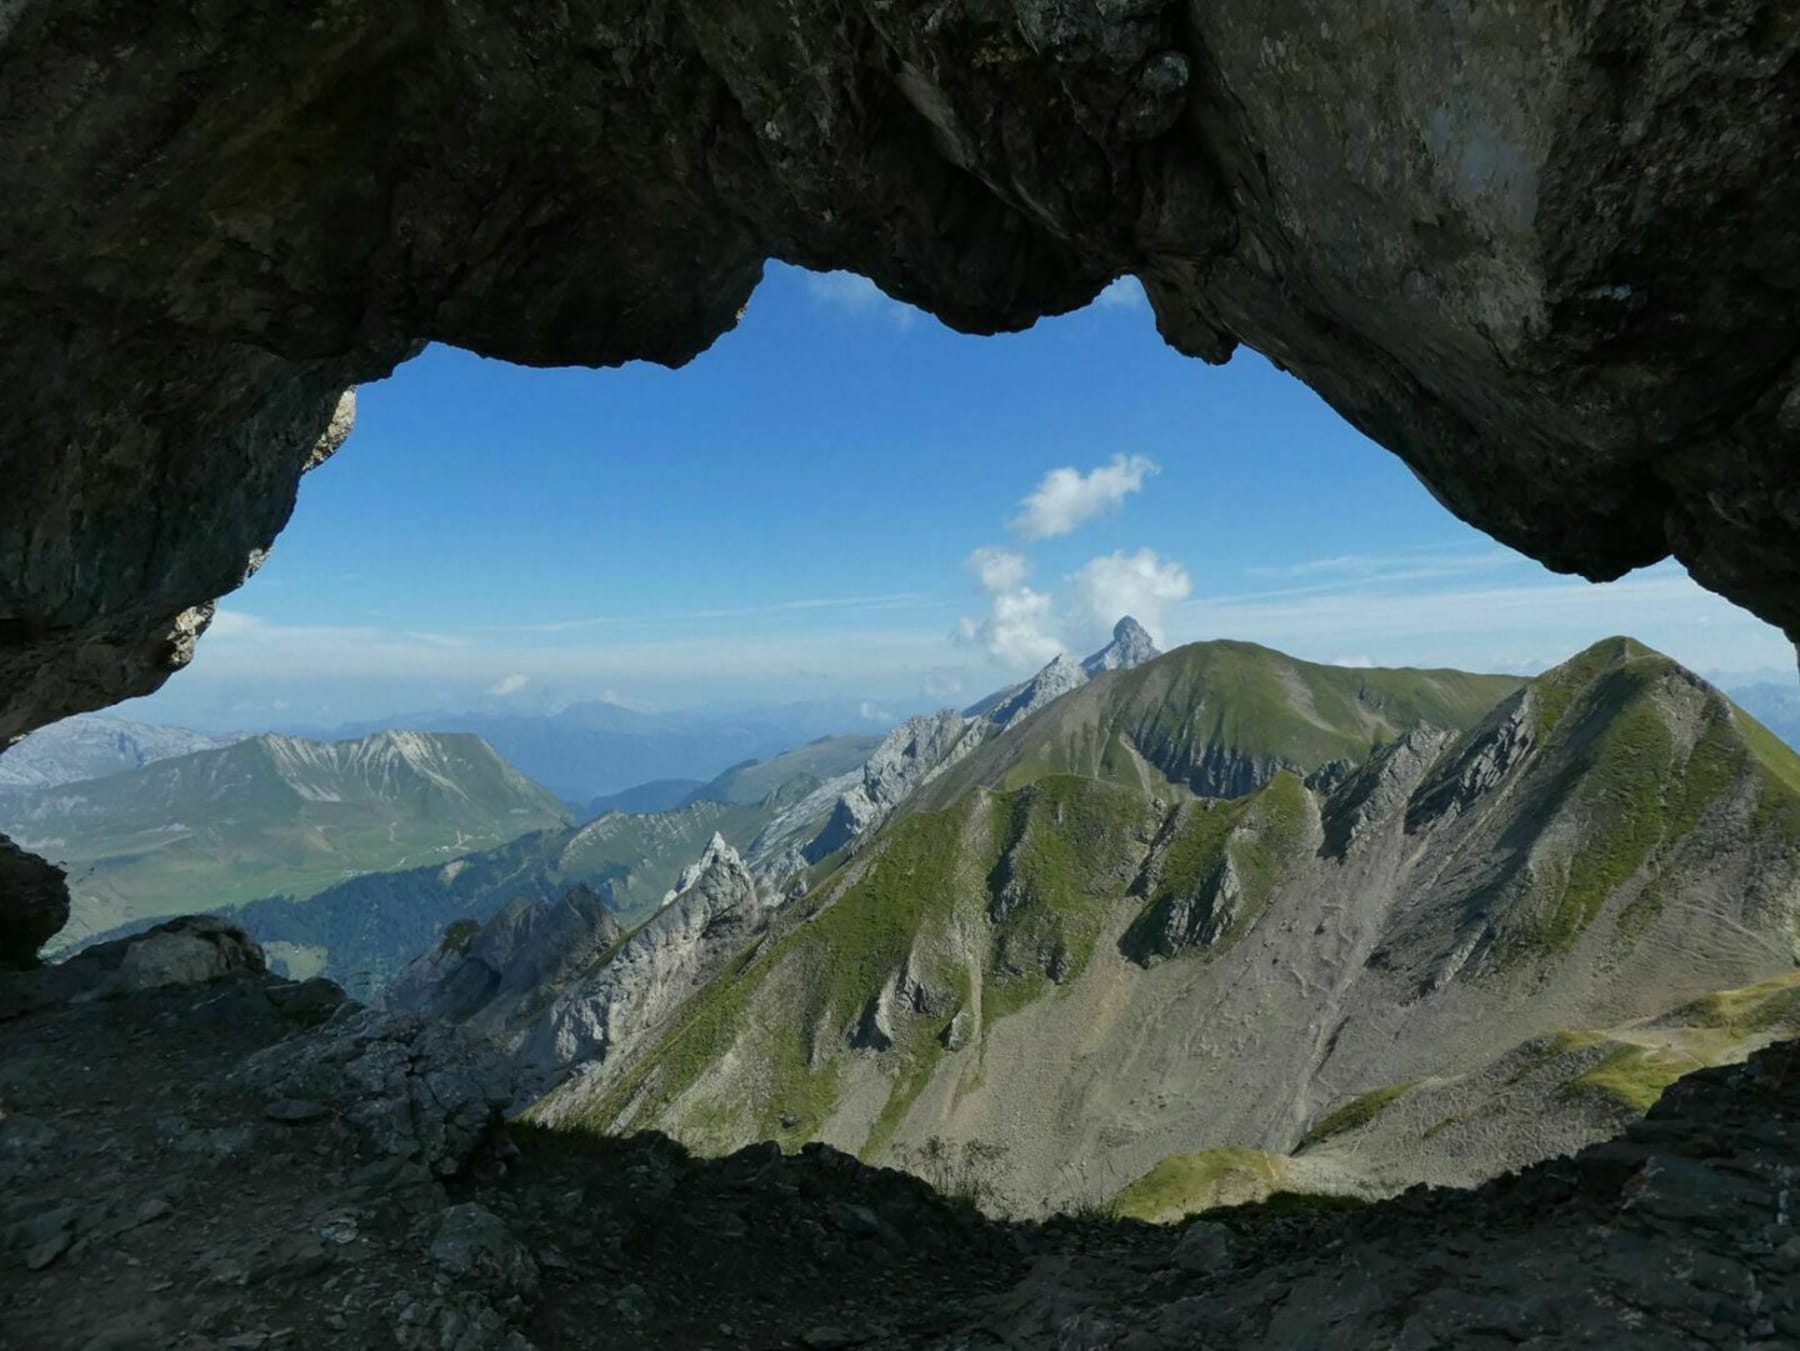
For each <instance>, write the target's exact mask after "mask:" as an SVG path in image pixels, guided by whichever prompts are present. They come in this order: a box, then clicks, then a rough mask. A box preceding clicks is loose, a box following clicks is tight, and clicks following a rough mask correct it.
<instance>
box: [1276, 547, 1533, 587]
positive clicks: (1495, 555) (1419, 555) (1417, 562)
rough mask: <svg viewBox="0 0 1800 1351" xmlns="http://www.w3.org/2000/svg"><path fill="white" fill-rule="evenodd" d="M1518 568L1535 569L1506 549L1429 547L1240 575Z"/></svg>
mask: <svg viewBox="0 0 1800 1351" xmlns="http://www.w3.org/2000/svg"><path fill="white" fill-rule="evenodd" d="M1520 566H1533V567H1534V566H1536V565H1535V564H1532V563H1531V562H1530V561H1529V560H1528V559H1525V558H1523V557H1521V556H1520V555H1518V554H1516V553H1513V552H1512V551H1511V550H1509V549H1501V548H1492V549H1474V550H1470V549H1443V548H1440V547H1437V546H1431V547H1426V548H1418V549H1396V550H1394V551H1393V552H1391V553H1367V554H1339V555H1337V556H1336V557H1333V558H1313V559H1308V560H1306V561H1305V562H1301V563H1288V564H1283V565H1281V566H1278V567H1250V568H1245V569H1244V575H1245V576H1247V577H1267V578H1294V579H1299V578H1305V577H1321V578H1339V579H1345V580H1348V581H1363V580H1367V579H1369V578H1371V577H1387V576H1394V577H1401V578H1406V579H1409V580H1412V579H1424V578H1430V577H1462V576H1467V575H1469V574H1470V573H1478V572H1493V571H1495V570H1497V569H1501V568H1509V567H1520Z"/></svg>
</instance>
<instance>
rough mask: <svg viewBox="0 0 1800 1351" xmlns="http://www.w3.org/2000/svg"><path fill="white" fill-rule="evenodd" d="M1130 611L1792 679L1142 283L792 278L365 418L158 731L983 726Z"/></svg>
mask: <svg viewBox="0 0 1800 1351" xmlns="http://www.w3.org/2000/svg"><path fill="white" fill-rule="evenodd" d="M1125 608H1129V609H1132V610H1134V611H1136V612H1138V614H1139V617H1140V618H1141V619H1143V620H1144V621H1145V622H1146V623H1148V624H1149V625H1150V626H1151V628H1152V629H1153V631H1155V632H1156V633H1157V635H1158V637H1159V638H1160V639H1162V640H1163V641H1164V643H1165V644H1173V643H1176V642H1185V641H1192V640H1195V639H1201V638H1209V637H1239V638H1248V639H1253V640H1255V641H1258V642H1264V643H1268V644H1270V645H1272V646H1276V647H1280V648H1282V649H1284V650H1287V651H1290V652H1293V653H1295V654H1296V655H1298V656H1302V657H1307V658H1311V659H1314V660H1323V661H1339V662H1348V663H1355V664H1370V663H1374V664H1384V665H1455V666H1463V667H1469V668H1479V669H1510V670H1536V669H1541V668H1542V667H1543V666H1545V665H1548V664H1552V663H1554V662H1556V661H1558V660H1560V659H1561V658H1563V657H1564V656H1567V655H1568V654H1569V653H1571V652H1573V651H1575V650H1577V649H1578V648H1580V647H1581V646H1583V645H1585V644H1586V643H1587V642H1589V641H1591V640H1593V639H1595V638H1598V637H1602V636H1604V635H1606V634H1608V633H1612V632H1619V631H1625V632H1631V633H1633V634H1635V635H1637V636H1639V637H1641V638H1643V639H1644V640H1645V641H1647V642H1650V643H1652V644H1653V645H1655V646H1658V647H1660V648H1662V649H1664V650H1665V651H1668V652H1670V653H1671V654H1672V655H1674V656H1676V657H1678V658H1680V659H1681V660H1683V661H1685V662H1687V663H1688V664H1690V665H1693V666H1695V667H1697V668H1700V669H1703V670H1708V671H1731V672H1740V671H1750V670H1755V669H1759V668H1767V669H1771V670H1778V671H1786V670H1791V668H1792V652H1791V649H1790V648H1789V647H1788V646H1787V645H1786V644H1785V643H1784V642H1783V641H1782V639H1781V636H1780V635H1779V634H1778V633H1777V632H1776V631H1774V630H1773V629H1770V628H1769V627H1767V626H1766V625H1763V624H1761V623H1759V622H1757V621H1756V620H1754V619H1752V618H1751V617H1750V616H1748V615H1746V614H1744V613H1743V612H1742V611H1739V610H1737V609H1735V608H1733V607H1731V606H1730V605H1728V604H1726V603H1725V602H1723V601H1721V600H1718V599H1717V598H1715V597H1712V596H1709V595H1708V594H1706V593H1705V592H1703V591H1701V590H1700V589H1699V588H1698V587H1696V586H1695V585H1693V583H1691V582H1690V581H1689V580H1688V579H1687V578H1686V576H1685V575H1684V574H1683V573H1682V572H1681V570H1680V569H1678V568H1675V567H1673V566H1670V565H1664V566H1662V567H1659V568H1655V569H1651V570H1648V571H1646V572H1642V573H1639V574H1636V575H1634V576H1633V577H1631V578H1627V579H1625V580H1624V581H1622V582H1619V583H1615V584H1613V585H1611V586H1607V587H1593V586H1589V585H1587V584H1586V583H1582V582H1580V581H1577V580H1573V579H1566V578H1557V577H1554V576H1552V575H1551V574H1549V573H1547V572H1545V571H1544V570H1543V569H1542V568H1541V567H1539V566H1538V565H1536V564H1535V563H1532V562H1530V561H1529V560H1526V559H1523V558H1521V557H1519V556H1518V555H1516V554H1513V553H1512V552H1511V551H1509V550H1506V549H1504V548H1502V547H1501V546H1500V545H1497V544H1495V543H1494V542H1493V541H1491V540H1489V539H1488V538H1487V537H1486V536H1484V535H1481V534H1479V533H1478V532H1476V531H1474V530H1472V529H1470V528H1468V527H1467V526H1464V525H1462V524H1461V523H1460V522H1458V521H1457V520H1455V519H1454V518H1453V517H1451V516H1450V515H1449V514H1447V513H1446V512H1445V511H1444V510H1443V508H1441V507H1440V506H1438V505H1437V503H1436V502H1435V501H1433V500H1432V498H1431V497H1430V495H1429V494H1428V493H1427V492H1426V491H1425V490H1424V489H1423V488H1422V487H1421V486H1420V485H1419V484H1418V482H1417V481H1416V480H1415V479H1414V478H1413V477H1412V476H1411V474H1410V473H1409V472H1408V471H1407V470H1406V469H1405V468H1404V467H1403V466H1402V465H1401V464H1400V463H1399V461H1398V460H1396V459H1394V458H1393V457H1392V456H1390V455H1388V454H1387V453H1385V452H1384V451H1381V450H1379V449H1378V448H1376V447H1374V446H1373V445H1371V444H1370V443H1369V442H1367V441H1366V440H1364V439H1363V438H1362V437H1361V436H1359V435H1358V434H1357V433H1356V432H1355V431H1353V430H1352V429H1351V428H1349V427H1348V426H1346V425H1345V424H1344V423H1343V422H1342V421H1341V420H1340V419H1339V418H1338V417H1337V416H1336V415H1335V414H1334V413H1333V412H1331V410H1330V409H1328V408H1327V407H1326V406H1325V405H1324V404H1323V403H1321V402H1320V401H1319V400H1318V399H1317V398H1316V397H1314V396H1313V395H1312V394H1311V393H1310V392H1309V391H1308V390H1307V389H1306V388H1305V387H1304V386H1302V385H1300V384H1299V383H1298V382H1297V381H1295V380H1293V379H1291V378H1290V377H1288V376H1286V375H1284V374H1282V373H1280V372H1278V371H1276V370H1275V369H1274V368H1273V367H1272V366H1270V365H1269V364H1268V363H1267V362H1266V361H1264V360H1263V359H1262V358H1260V357H1258V356H1256V355H1255V354H1253V353H1248V352H1245V353H1242V354H1240V355H1239V356H1238V357H1237V359H1236V360H1234V361H1233V362H1232V363H1231V364H1230V365H1228V366H1226V367H1223V368H1213V367H1208V366H1205V365H1203V364H1201V363H1199V362H1196V361H1192V360H1188V359H1185V358H1182V357H1180V356H1177V355H1176V354H1175V353H1173V352H1171V351H1170V350H1169V349H1167V348H1166V347H1165V346H1163V344H1162V342H1161V341H1160V339H1158V338H1157V336H1156V333H1155V328H1154V324H1153V321H1152V318H1151V315H1150V313H1149V310H1148V307H1147V306H1146V305H1145V304H1144V301H1143V298H1142V294H1141V292H1140V291H1138V290H1137V288H1136V285H1135V283H1131V282H1125V283H1121V284H1119V285H1118V286H1117V287H1115V288H1114V289H1113V290H1112V291H1110V292H1109V293H1108V294H1107V295H1105V296H1103V297H1102V299H1101V301H1100V302H1098V303H1096V304H1095V305H1094V306H1093V307H1091V308H1090V309H1088V310H1086V311H1084V312H1082V313H1080V314H1077V315H1072V316H1068V317H1066V318H1063V319H1058V320H1050V321H1046V322H1044V323H1042V324H1039V325H1038V326H1037V327H1036V328H1035V329H1033V330H1032V331H1031V332H1029V333H1025V334H1019V335H1010V336H1003V337H998V338H970V337H964V336H961V335H957V334H954V333H952V332H950V331H949V330H948V329H945V328H944V327H943V326H941V325H940V324H938V323H937V322H936V321H935V320H933V319H931V318H930V317H928V316H926V315H923V314H920V313H918V312H915V311H912V310H910V309H907V308H905V307H903V306H900V305H898V304H897V303H895V302H893V301H891V300H889V299H887V298H886V297H885V296H882V295H881V294H880V293H879V292H878V291H876V290H875V289H874V287H873V286H871V285H870V284H869V283H867V282H865V281H863V280H862V279H860V278H856V277H851V276H848V275H844V274H835V275H832V276H823V277H821V276H815V275H813V274H808V273H804V272H799V271H796V270H793V269H789V268H784V267H780V266H778V265H772V266H771V268H770V270H769V275H768V277H767V279H766V280H765V281H764V283H763V285H762V287H761V289H760V290H758V292H757V293H756V296H755V298H754V299H753V300H752V302H751V304H750V307H749V309H748V310H747V312H746V314H745V316H744V319H743V321H742V323H741V324H740V325H739V326H738V328H737V329H736V330H735V331H733V332H732V333H730V334H727V335H726V336H725V337H724V338H722V339H721V340H720V341H719V342H718V344H717V345H716V346H715V347H714V348H713V349H712V350H711V351H709V352H707V353H705V354H704V355H702V356H701V357H700V358H699V359H698V360H696V361H695V362H693V363H692V364H691V365H689V366H688V367H687V368H685V369H683V370H680V371H668V370H664V369H661V368H658V367H653V366H643V365H638V366H632V367H628V368H625V369H620V370H606V371H588V370H556V371H540V370H527V369H522V368H517V367H509V366H506V365H504V364H502V363H499V362H494V361H486V360H481V359H479V358H476V357H473V356H470V355H468V354H466V353H461V352H456V351H453V350H449V349H433V350H431V351H429V352H427V353H426V354H425V355H423V356H421V357H420V358H419V359H417V360H416V361H414V362H412V363H411V364H409V365H407V366H406V367H404V368H403V369H401V370H400V371H399V372H398V373H397V374H396V375H395V376H394V377H393V378H392V379H390V380H388V381H384V382H382V383H380V384H375V385H370V386H365V387H364V388H363V390H362V391H361V393H360V396H359V415H358V424H357V430H356V432H355V434H354V435H353V436H352V438H351V439H350V441H349V442H348V443H347V445H346V446H345V447H344V449H343V450H342V451H340V452H339V454H338V455H337V457H336V458H335V459H333V460H332V461H331V462H329V463H327V464H326V465H324V466H322V467H321V468H319V469H318V470H316V471H314V472H313V473H312V474H311V475H309V476H308V478H307V479H306V481H305V483H304V485H303V487H302V489H301V494H300V505H299V509H298V511H297V512H296V514H295V517H294V520H293V522H292V524H291V525H290V526H289V527H288V529H287V531H286V532H285V533H284V534H283V535H282V537H281V538H280V540H279V541H278V542H277V545H276V547H275V550H274V553H273V555H272V556H271V558H270V560H269V562H268V563H267V565H266V566H265V567H264V569H263V570H262V572H260V573H259V574H258V575H257V576H256V577H255V578H253V579H251V581H250V582H249V583H248V584H247V585H245V586H244V587H243V588H242V589H241V590H240V591H239V592H237V593H235V594H234V595H232V596H230V597H228V598H226V600H225V601H224V602H223V605H222V608H221V615H220V619H219V621H218V623H217V625H216V626H215V629H214V631H213V632H212V633H211V634H209V635H208V636H207V637H206V638H205V639H204V640H203V641H202V643H201V644H200V649H199V656H198V658H197V660H196V661H195V663H194V666H193V667H192V668H191V669H190V670H189V671H187V672H185V673H183V674H182V675H180V676H177V677H176V678H175V679H174V680H173V681H171V682H170V685H169V686H168V687H167V689H166V690H165V691H164V692H163V693H162V694H160V695H158V696H155V697H154V698H152V699H151V700H148V701H140V702H139V703H138V704H137V705H136V706H135V708H134V710H133V711H134V712H135V713H136V714H137V715H139V716H150V717H156V718H160V719H162V720H165V721H188V722H195V723H201V724H205V725H230V726H254V725H260V724H274V723H304V722H309V721H317V722H332V721H339V720H347V719H354V718H366V717H377V716H379V715H381V714H382V713H384V712H395V711H406V710H415V709H423V708H431V707H464V706H468V705H470V704H473V703H476V702H478V701H483V700H495V701H509V702H512V703H516V704H517V705H519V706H520V707H542V706H546V705H553V704H555V703H558V702H562V701H566V700H571V699H582V698H598V697H606V698H611V699H614V700H616V701H619V702H623V703H626V704H630V705H634V706H640V707H649V708H675V707H685V706H694V705H702V704H719V703H727V702H761V701H777V702H785V701H790V700H812V699H821V698H843V699H849V700H852V701H858V700H868V701H871V703H872V706H873V708H878V709H880V710H881V711H883V712H895V711H905V710H909V709H914V708H922V707H928V706H935V705H938V704H942V703H955V702H958V701H959V700H965V701H966V699H967V698H972V697H974V696H976V695H978V694H981V693H983V692H985V691H986V690H987V689H989V688H992V687H994V686H997V685H999V684H1001V683H1004V682H1005V681H1007V680H1010V679H1014V678H1016V677H1018V676H1020V675H1022V674H1024V673H1026V672H1028V671H1029V670H1031V669H1033V668H1035V666H1036V665H1038V664H1041V662H1042V661H1043V660H1044V659H1046V657H1047V656H1048V654H1050V653H1052V652H1054V651H1055V650H1056V649H1057V648H1058V647H1059V646H1066V647H1067V648H1069V649H1071V650H1073V651H1076V652H1078V653H1080V652H1085V651H1087V650H1090V649H1092V648H1093V647H1095V646H1097V645H1098V644H1099V643H1100V642H1101V641H1102V640H1103V639H1104V637H1105V633H1106V630H1107V629H1108V628H1110V625H1111V621H1112V620H1113V619H1114V618H1116V617H1117V613H1118V612H1119V611H1120V610H1122V609H1125Z"/></svg>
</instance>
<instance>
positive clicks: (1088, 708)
mask: <svg viewBox="0 0 1800 1351" xmlns="http://www.w3.org/2000/svg"><path fill="white" fill-rule="evenodd" d="M1520 684H1521V681H1520V680H1519V678H1518V677H1516V676H1491V675H1470V674H1468V673H1467V672H1463V671H1416V670H1376V669H1370V670H1352V669H1348V668H1344V667H1337V666H1319V665H1316V664H1314V663H1312V662H1305V661H1299V660H1297V659H1295V658H1293V657H1289V656H1286V655H1284V654H1283V653H1280V652H1276V651H1274V650H1272V649H1270V648H1266V647H1259V646H1257V645H1256V644H1254V643H1238V642H1223V641H1221V642H1210V643H1193V644H1190V645H1189V646H1187V647H1183V648H1178V649H1177V650H1175V651H1174V652H1170V653H1167V654H1166V655H1164V656H1162V657H1159V658H1157V659H1156V660H1155V661H1152V662H1148V663H1146V664H1145V665H1143V666H1139V667H1137V668H1136V669H1134V670H1129V671H1117V672H1113V673H1110V674H1105V675H1102V676H1100V677H1099V678H1098V679H1095V680H1094V681H1092V682H1091V683H1089V684H1087V685H1085V686H1083V687H1081V688H1080V689H1078V690H1076V691H1074V692H1073V693H1072V694H1069V695H1067V696H1066V697H1064V698H1062V699H1059V700H1058V701H1057V702H1056V703H1054V704H1052V705H1051V706H1050V707H1048V708H1046V709H1044V710H1043V711H1042V712H1041V713H1039V714H1038V715H1037V716H1035V717H1032V718H1029V719H1027V720H1025V721H1024V722H1022V723H1020V724H1019V725H1017V726H1016V727H1013V728H1011V729H1009V730H1008V731H1007V732H1006V733H1005V734H1004V735H1003V736H1000V737H998V738H996V739H995V740H993V741H991V742H989V743H988V744H987V745H985V746H983V747H982V748H981V749H980V750H979V751H977V752H976V753H975V754H973V755H971V756H969V757H968V759H966V760H965V761H963V762H962V763H961V764H960V765H958V766H956V767H955V768H954V769H952V770H951V771H950V772H949V773H947V774H945V775H944V776H943V777H942V778H941V779H940V780H939V781H938V782H937V783H936V784H934V785H933V786H932V788H931V789H930V791H929V792H928V793H926V794H924V795H923V796H922V797H921V799H920V802H919V805H921V806H927V807H930V806H942V805H944V804H946V803H948V802H953V801H955V800H956V798H958V797H960V796H961V795H962V794H963V793H966V792H967V791H968V790H969V789H971V788H973V787H976V786H977V785H980V786H982V787H987V788H1018V787H1021V786H1023V785H1024V784H1027V783H1030V782H1032V781H1033V780H1035V779H1038V778H1041V777H1043V776H1044V775H1046V774H1080V775H1084V776H1087V777H1090V778H1100V779H1108V780H1111V781H1113V782H1116V783H1124V784H1129V785H1132V786H1134V787H1139V788H1143V789H1145V790H1146V791H1150V792H1163V791H1169V790H1174V791H1183V792H1189V793H1193V794H1197V795H1199V796H1202V797H1236V796H1239V795H1241V794H1243V793H1247V792H1249V791H1250V790H1251V789H1252V788H1255V787H1256V786H1257V785H1259V784H1262V783H1266V782H1268V780H1269V779H1270V778H1271V777H1273V775H1274V774H1275V773H1276V772H1277V771H1279V770H1291V771H1293V772H1295V773H1298V774H1300V775H1301V776H1302V777H1304V776H1306V775H1309V774H1312V773H1314V772H1315V771H1319V770H1322V769H1326V768H1327V767H1328V766H1332V765H1334V764H1337V765H1349V764H1354V763H1357V762H1359V761H1361V760H1363V759H1364V758H1366V757H1367V756H1368V754H1369V752H1370V751H1371V750H1372V749H1374V748H1375V747H1376V746H1378V745H1381V744H1382V743H1384V742H1388V741H1392V740H1393V739H1394V738H1395V737H1397V736H1399V735H1400V734H1401V733H1403V732H1405V731H1407V730H1409V729H1411V728H1415V727H1422V726H1423V727H1440V728H1449V729H1453V730H1461V729H1464V728H1467V727H1470V726H1472V725H1474V724H1475V723H1476V722H1478V721H1479V720H1480V719H1481V718H1482V716H1483V715H1485V714H1486V713H1487V712H1488V711H1489V710H1490V709H1491V708H1493V707H1494V705H1495V704H1497V703H1499V702H1500V700H1502V699H1504V698H1505V697H1506V696H1507V695H1509V694H1512V693H1513V692H1515V691H1516V690H1517V689H1518V688H1519V686H1520Z"/></svg>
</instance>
